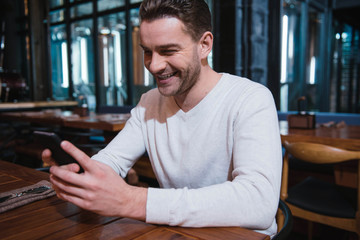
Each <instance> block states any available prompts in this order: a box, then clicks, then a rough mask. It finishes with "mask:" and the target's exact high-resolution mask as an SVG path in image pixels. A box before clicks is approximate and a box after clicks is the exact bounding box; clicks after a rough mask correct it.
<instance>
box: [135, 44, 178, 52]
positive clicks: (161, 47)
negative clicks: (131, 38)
mask: <svg viewBox="0 0 360 240" xmlns="http://www.w3.org/2000/svg"><path fill="white" fill-rule="evenodd" d="M140 47H141V48H142V49H143V50H148V49H149V48H147V47H145V46H144V45H142V44H140ZM173 47H175V48H179V47H180V45H179V44H176V43H169V44H164V45H160V46H157V47H156V49H168V48H173Z"/></svg>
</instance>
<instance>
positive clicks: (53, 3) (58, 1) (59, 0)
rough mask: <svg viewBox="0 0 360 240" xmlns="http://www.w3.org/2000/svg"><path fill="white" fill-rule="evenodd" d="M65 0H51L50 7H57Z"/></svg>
mask: <svg viewBox="0 0 360 240" xmlns="http://www.w3.org/2000/svg"><path fill="white" fill-rule="evenodd" d="M64 2H65V0H49V6H50V8H55V7H59V6H62V5H64Z"/></svg>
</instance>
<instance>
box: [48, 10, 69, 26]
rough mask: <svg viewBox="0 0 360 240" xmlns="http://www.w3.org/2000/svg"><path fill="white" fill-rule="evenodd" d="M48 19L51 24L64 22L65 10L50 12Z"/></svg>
mask: <svg viewBox="0 0 360 240" xmlns="http://www.w3.org/2000/svg"><path fill="white" fill-rule="evenodd" d="M49 19H50V22H51V23H55V22H61V21H64V20H65V9H60V10H56V11H51V12H50V14H49Z"/></svg>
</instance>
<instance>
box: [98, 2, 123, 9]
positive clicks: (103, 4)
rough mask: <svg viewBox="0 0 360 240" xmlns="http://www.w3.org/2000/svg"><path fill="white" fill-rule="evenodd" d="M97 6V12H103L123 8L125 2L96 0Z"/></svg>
mask: <svg viewBox="0 0 360 240" xmlns="http://www.w3.org/2000/svg"><path fill="white" fill-rule="evenodd" d="M97 5H98V6H97V7H98V11H105V10H109V9H113V8H117V7H122V6H125V0H98V2H97Z"/></svg>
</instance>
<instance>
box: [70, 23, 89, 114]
mask: <svg viewBox="0 0 360 240" xmlns="http://www.w3.org/2000/svg"><path fill="white" fill-rule="evenodd" d="M92 26H93V20H92V19H88V20H82V21H78V22H75V23H72V24H71V63H72V65H71V66H72V80H73V84H74V97H75V98H78V99H79V98H82V97H84V98H86V99H87V101H88V106H89V108H91V109H93V108H95V106H94V103H93V101H94V98H95V97H94V96H95V73H94V67H95V66H94V43H93V38H92V31H93V29H92Z"/></svg>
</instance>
